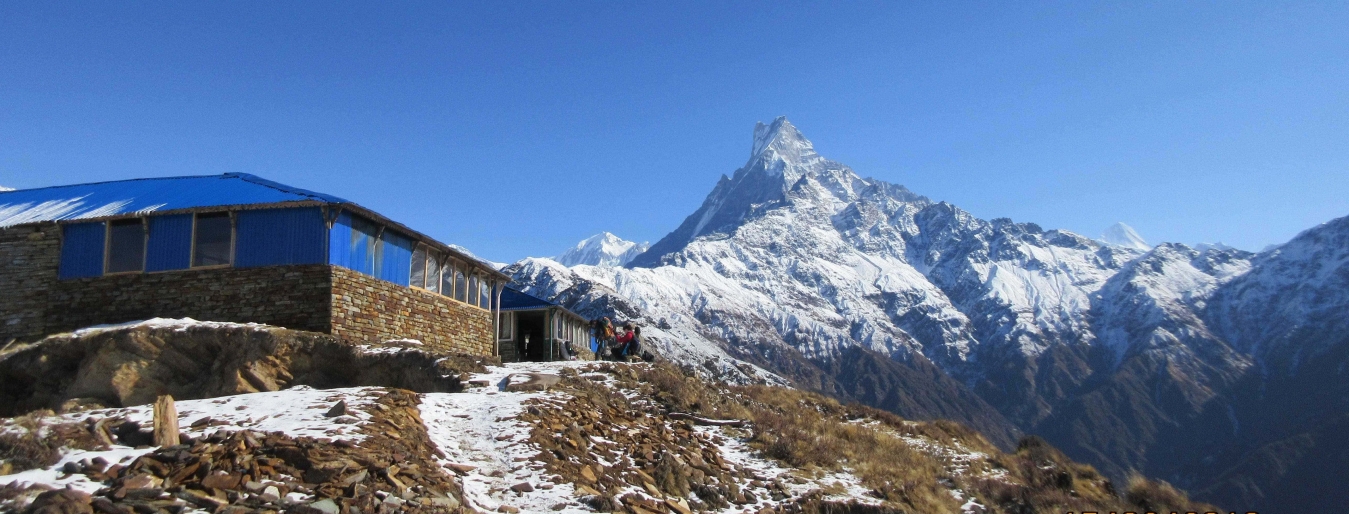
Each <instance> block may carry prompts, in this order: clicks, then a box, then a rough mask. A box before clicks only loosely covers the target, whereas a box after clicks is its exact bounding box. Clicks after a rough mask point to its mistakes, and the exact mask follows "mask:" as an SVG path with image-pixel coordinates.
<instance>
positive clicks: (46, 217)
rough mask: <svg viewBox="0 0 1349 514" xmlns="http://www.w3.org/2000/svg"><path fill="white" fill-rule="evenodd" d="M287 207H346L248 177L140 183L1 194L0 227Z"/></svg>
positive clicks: (333, 199) (329, 198)
mask: <svg viewBox="0 0 1349 514" xmlns="http://www.w3.org/2000/svg"><path fill="white" fill-rule="evenodd" d="M289 202H320V203H341V204H350V203H351V202H348V201H347V200H344V199H342V198H338V197H336V196H332V195H325V194H322V193H315V192H313V191H307V190H304V189H300V188H297V187H291V186H287V185H285V184H278V183H276V182H272V181H270V180H266V179H263V178H260V177H255V176H253V175H249V174H247V173H226V174H224V175H206V176H195V177H166V178H142V179H134V180H118V181H114V182H96V183H92V184H75V185H69V186H54V187H42V188H37V189H20V190H16V191H5V192H0V227H8V226H13V225H20V224H24V223H34V222H39V221H60V220H75V219H92V218H103V217H108V216H117V215H122V214H146V213H149V212H155V211H173V210H180V209H194V208H201V207H223V206H233V205H259V204H283V203H289Z"/></svg>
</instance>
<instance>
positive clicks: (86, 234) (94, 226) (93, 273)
mask: <svg viewBox="0 0 1349 514" xmlns="http://www.w3.org/2000/svg"><path fill="white" fill-rule="evenodd" d="M105 230H106V229H105V228H104V224H103V222H97V223H71V224H69V225H64V226H62V227H61V268H60V271H59V272H58V273H57V275H58V276H59V277H61V278H63V279H65V278H80V277H97V276H99V275H102V274H103V238H104V236H105V235H106V231H105Z"/></svg>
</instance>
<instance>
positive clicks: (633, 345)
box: [623, 326, 645, 359]
mask: <svg viewBox="0 0 1349 514" xmlns="http://www.w3.org/2000/svg"><path fill="white" fill-rule="evenodd" d="M630 333H631V334H632V339H631V340H629V341H628V347H627V349H625V350H624V351H623V355H627V356H629V357H638V358H643V359H645V357H643V356H642V327H638V326H634V327H632V332H630Z"/></svg>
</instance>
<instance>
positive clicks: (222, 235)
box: [192, 212, 233, 266]
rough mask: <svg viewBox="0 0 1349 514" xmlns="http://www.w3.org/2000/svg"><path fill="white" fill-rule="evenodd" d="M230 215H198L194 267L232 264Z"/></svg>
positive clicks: (193, 251)
mask: <svg viewBox="0 0 1349 514" xmlns="http://www.w3.org/2000/svg"><path fill="white" fill-rule="evenodd" d="M232 232H233V231H232V230H230V214H229V213H228V212H213V213H210V214H198V215H197V226H196V229H195V230H194V231H193V234H194V236H193V237H194V238H195V241H194V242H193V243H192V265H193V266H219V265H221V264H229V263H230V235H231V234H232Z"/></svg>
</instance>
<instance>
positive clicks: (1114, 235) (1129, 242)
mask: <svg viewBox="0 0 1349 514" xmlns="http://www.w3.org/2000/svg"><path fill="white" fill-rule="evenodd" d="M1101 241H1105V242H1106V243H1108V244H1112V245H1116V246H1123V247H1125V248H1133V249H1134V250H1138V251H1140V252H1146V251H1148V250H1151V249H1152V245H1150V244H1148V242H1147V241H1144V240H1143V236H1141V235H1138V231H1137V230H1134V228H1133V227H1130V226H1128V225H1125V224H1124V222H1122V221H1121V222H1119V223H1116V224H1114V225H1111V226H1109V227H1107V228H1106V229H1105V232H1104V233H1102V234H1101Z"/></svg>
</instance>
